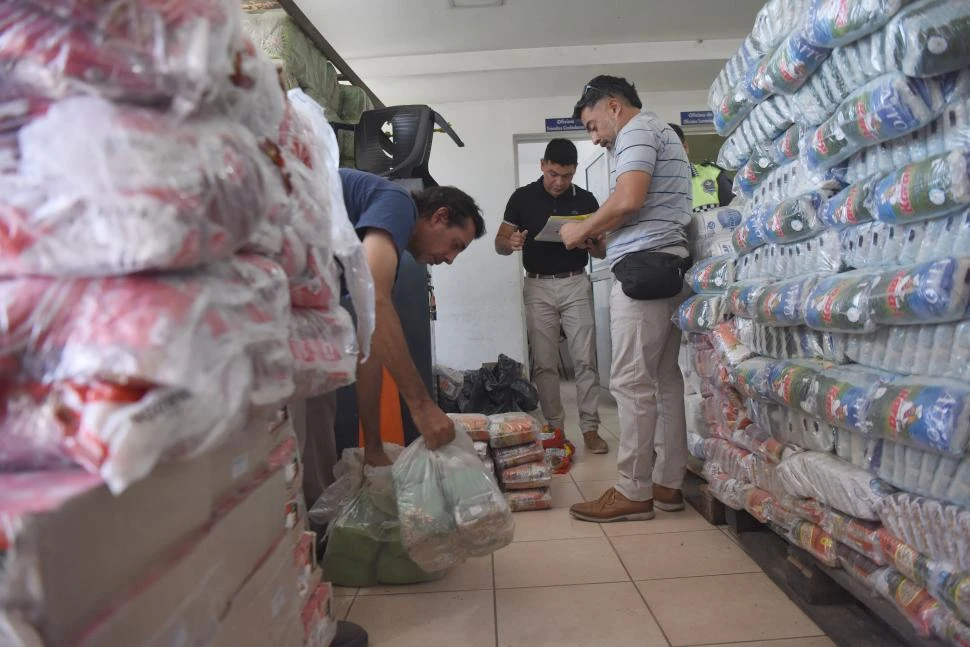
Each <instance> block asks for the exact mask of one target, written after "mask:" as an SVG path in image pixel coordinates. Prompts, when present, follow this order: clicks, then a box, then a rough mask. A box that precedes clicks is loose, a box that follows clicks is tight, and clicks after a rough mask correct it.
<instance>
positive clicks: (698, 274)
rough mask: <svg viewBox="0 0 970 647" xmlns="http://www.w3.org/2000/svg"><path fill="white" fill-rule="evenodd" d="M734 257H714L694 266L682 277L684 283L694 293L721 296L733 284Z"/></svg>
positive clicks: (726, 255)
mask: <svg viewBox="0 0 970 647" xmlns="http://www.w3.org/2000/svg"><path fill="white" fill-rule="evenodd" d="M734 264H735V261H734V255H728V254H725V255H722V256H715V257H714V258H708V259H705V260H702V261H699V262H697V263H695V264H694V266H693V267H691V268H690V269H689V270H687V273H686V274H685V275H684V281H686V282H687V285H689V286H690V288H691V289H692V290H693V291H694V292H710V293H714V294H723V293H724V289H725V288H727V287H728V286H729V285H730V284H731V283H734Z"/></svg>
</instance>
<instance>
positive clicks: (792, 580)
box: [726, 508, 944, 647]
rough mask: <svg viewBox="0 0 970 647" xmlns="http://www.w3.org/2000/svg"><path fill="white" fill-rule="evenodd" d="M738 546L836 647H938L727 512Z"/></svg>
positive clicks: (837, 573) (835, 572)
mask: <svg viewBox="0 0 970 647" xmlns="http://www.w3.org/2000/svg"><path fill="white" fill-rule="evenodd" d="M726 517H727V519H726V520H727V525H728V528H729V529H730V532H731V534H732V535H734V537H735V538H736V539H737V541H738V545H740V546H741V548H742V549H743V550H744V551H745V552H746V553H747V554H748V556H749V557H751V559H752V560H754V561H755V562H756V563H757V564H758V566H760V567H761V568H762V570H764V572H765V574H766V575H767V576H768V577H769V578H771V580H772V581H773V582H774V583H775V584H776V585H777V586H778V588H780V589H781V590H782V591H784V593H785V595H787V596H788V597H789V598H791V600H792V601H793V602H794V603H795V604H796V605H798V607H799V608H800V609H801V610H802V611H803V612H804V613H805V615H807V616H808V617H809V618H811V619H812V621H814V622H815V624H817V625H818V626H819V628H821V629H822V630H823V631H824V632H825V633H826V634H828V636H829V638H830V639H831V640H832V641H833V642H835V643H836V644H837V645H839V646H840V647H944V643H942V642H940V641H938V640H934V639H927V638H923V637H922V636H920V635H919V634H917V632H916V631H915V629H914V628H913V627H912V625H911V624H910V623H909V621H908V620H907V619H906V618H904V617H903V616H902V614H900V613H899V611H898V610H897V609H896V607H895V606H894V605H893V604H892V603H891V602H890V601H889V600H886V599H885V598H883V597H882V596H880V595H878V594H876V593H875V592H873V591H871V590H869V589H867V588H866V587H865V586H864V585H863V584H862V583H861V582H859V581H858V580H856V579H855V578H853V577H852V576H851V575H849V574H848V573H846V572H845V571H844V570H842V569H836V568H829V567H828V566H825V565H824V564H822V563H821V562H819V561H818V560H816V559H815V558H814V557H813V556H812V555H811V554H810V553H808V552H807V551H805V550H802V549H801V548H799V547H797V546H794V545H792V544H790V543H789V542H788V541H787V540H786V539H785V538H784V537H782V536H780V531H776V530H774V529H772V528H771V527H770V526H768V525H765V524H763V523H761V522H759V521H758V520H757V519H755V518H754V517H752V516H751V515H750V514H749V513H747V512H745V511H743V510H742V511H740V512H737V511H735V510H731V509H730V508H727V514H726Z"/></svg>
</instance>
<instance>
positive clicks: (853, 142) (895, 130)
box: [803, 72, 943, 169]
mask: <svg viewBox="0 0 970 647" xmlns="http://www.w3.org/2000/svg"><path fill="white" fill-rule="evenodd" d="M942 108H943V103H942V91H941V90H940V88H939V83H937V82H936V81H934V80H925V79H912V78H908V77H906V76H904V75H902V74H900V73H898V72H895V73H892V74H886V75H884V76H881V77H879V78H878V79H874V80H873V81H870V82H869V83H867V84H866V85H864V86H863V87H862V88H860V89H858V90H856V91H855V92H853V93H852V94H851V95H850V96H849V97H848V98H847V99H846V100H845V101H843V102H842V104H841V105H840V106H839V109H838V110H837V111H836V112H835V114H833V115H832V116H831V117H829V119H827V120H826V121H825V123H823V124H822V125H821V126H819V127H818V129H817V130H816V131H815V132H814V133H813V134H812V135H811V138H810V144H809V145H808V146H806V147H804V151H803V152H804V154H805V155H806V161H807V164H808V167H809V169H827V168H831V167H832V166H834V165H836V164H838V163H839V162H842V161H843V160H846V159H848V158H849V157H851V156H852V155H853V154H855V153H856V152H858V151H859V150H861V149H862V148H865V147H866V146H872V145H873V144H878V143H879V142H882V141H887V140H890V139H895V138H896V137H901V136H903V135H905V134H907V133H909V132H911V131H913V130H916V129H918V128H920V127H921V126H924V125H926V124H928V123H929V122H930V121H932V120H933V119H934V118H935V117H936V116H937V114H938V113H939V112H940V110H942Z"/></svg>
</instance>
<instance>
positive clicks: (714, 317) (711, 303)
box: [673, 294, 727, 332]
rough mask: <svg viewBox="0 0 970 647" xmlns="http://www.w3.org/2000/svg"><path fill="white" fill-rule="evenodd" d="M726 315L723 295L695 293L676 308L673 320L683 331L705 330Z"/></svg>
mask: <svg viewBox="0 0 970 647" xmlns="http://www.w3.org/2000/svg"><path fill="white" fill-rule="evenodd" d="M726 317H727V310H726V307H725V303H724V297H723V296H721V295H714V294H695V295H694V296H692V297H690V298H689V299H687V300H686V301H684V302H683V303H682V304H681V305H680V307H679V308H677V312H676V313H675V314H674V317H673V321H674V323H675V324H676V325H677V327H678V328H680V329H681V330H683V331H684V332H707V331H709V330H712V329H713V328H714V327H715V326H717V325H718V324H719V323H721V322H722V321H724V320H725V318H726Z"/></svg>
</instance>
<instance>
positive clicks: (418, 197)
mask: <svg viewBox="0 0 970 647" xmlns="http://www.w3.org/2000/svg"><path fill="white" fill-rule="evenodd" d="M411 198H413V199H414V204H415V205H417V207H418V216H419V217H421V218H430V217H431V216H432V214H434V212H435V211H437V210H438V209H440V208H441V207H445V208H447V209H448V224H449V225H450V226H452V227H464V226H465V223H467V222H468V219H469V218H471V220H472V222H473V223H474V224H475V238H481V237H482V236H484V235H485V219H484V218H482V210H481V209H480V208H479V207H478V205H477V204H475V200H474V199H473V198H472V197H471V196H470V195H468V194H467V193H465V192H464V191H462V190H461V189H456V188H455V187H453V186H430V187H428V188H426V189H422V190H420V191H414V192H412V193H411Z"/></svg>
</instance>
